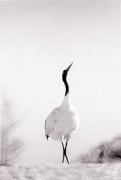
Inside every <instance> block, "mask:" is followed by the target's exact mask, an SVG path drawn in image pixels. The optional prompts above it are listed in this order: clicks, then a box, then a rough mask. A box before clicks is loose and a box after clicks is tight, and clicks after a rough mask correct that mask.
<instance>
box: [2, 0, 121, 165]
mask: <svg viewBox="0 0 121 180" xmlns="http://www.w3.org/2000/svg"><path fill="white" fill-rule="evenodd" d="M120 42H121V41H120V1H119V0H97V1H96V0H85V1H83V0H75V1H73V0H67V1H64V0H61V1H56V0H51V1H50V0H45V1H44V0H40V1H31V2H27V1H23V2H21V3H20V1H16V2H15V1H5V2H3V1H0V92H1V95H0V97H1V99H2V92H3V91H6V94H7V96H8V97H9V98H10V100H11V103H12V104H13V108H14V109H15V111H16V115H17V116H18V119H19V129H18V131H17V133H18V135H19V136H20V137H21V138H23V140H24V142H25V144H26V150H25V151H24V154H23V159H22V162H24V163H30V164H37V163H40V162H48V161H49V162H59V161H60V160H61V158H62V147H61V144H60V143H59V142H54V141H52V140H50V141H48V142H47V141H46V139H45V134H44V121H45V119H46V117H47V115H48V113H50V111H51V110H52V109H53V108H54V107H56V106H58V105H60V104H61V102H62V100H63V96H64V91H65V89H64V85H63V83H62V80H61V73H62V70H63V69H65V68H66V67H67V66H68V65H69V64H70V63H71V62H73V63H74V64H73V66H72V69H71V71H70V72H69V76H68V81H69V84H70V92H71V94H70V96H71V101H72V103H73V104H74V106H75V107H76V108H77V110H78V113H79V118H80V128H79V130H78V131H77V132H76V133H74V135H73V137H72V139H71V141H70V143H69V146H68V153H69V158H70V159H71V160H73V159H74V158H75V157H77V156H78V155H80V154H81V153H84V152H85V151H88V149H89V148H90V147H92V146H94V145H95V144H97V143H99V142H101V141H103V140H105V139H109V138H111V137H112V136H116V135H119V134H121V55H120ZM0 104H1V103H0Z"/></svg>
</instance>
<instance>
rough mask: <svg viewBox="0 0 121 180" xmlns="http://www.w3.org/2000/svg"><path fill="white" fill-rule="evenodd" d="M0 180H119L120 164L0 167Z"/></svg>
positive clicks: (120, 176)
mask: <svg viewBox="0 0 121 180" xmlns="http://www.w3.org/2000/svg"><path fill="white" fill-rule="evenodd" d="M0 180H121V163H103V164H89V163H88V164H81V163H72V164H69V165H68V164H61V165H57V164H41V165H40V166H38V167H28V166H22V165H15V166H0Z"/></svg>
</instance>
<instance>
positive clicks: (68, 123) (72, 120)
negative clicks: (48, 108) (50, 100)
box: [45, 95, 79, 141]
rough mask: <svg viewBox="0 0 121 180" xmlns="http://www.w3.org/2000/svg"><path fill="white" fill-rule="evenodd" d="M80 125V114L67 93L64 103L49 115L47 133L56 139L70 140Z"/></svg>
mask: <svg viewBox="0 0 121 180" xmlns="http://www.w3.org/2000/svg"><path fill="white" fill-rule="evenodd" d="M78 126H79V119H78V114H77V112H76V109H75V108H74V107H73V106H72V104H71V103H70V99H69V95H67V96H65V97H64V100H63V103H62V104H61V105H60V106H59V107H57V108H55V109H54V110H53V111H52V112H51V113H50V114H49V115H48V117H47V120H46V127H45V134H46V135H48V136H49V137H51V138H52V139H54V140H60V141H62V140H63V139H65V140H67V141H68V140H69V139H70V137H71V134H72V132H73V131H75V130H76V129H77V128H78Z"/></svg>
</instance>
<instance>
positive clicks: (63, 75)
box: [62, 63, 73, 96]
mask: <svg viewBox="0 0 121 180" xmlns="http://www.w3.org/2000/svg"><path fill="white" fill-rule="evenodd" d="M72 64H73V63H71V64H70V65H69V66H68V67H67V69H65V70H64V71H63V74H62V80H63V82H64V85H65V88H66V90H65V96H67V95H68V94H69V84H68V82H67V75H68V71H69V69H70V68H71V66H72Z"/></svg>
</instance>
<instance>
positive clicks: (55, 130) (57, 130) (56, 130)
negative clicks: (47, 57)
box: [45, 63, 79, 164]
mask: <svg viewBox="0 0 121 180" xmlns="http://www.w3.org/2000/svg"><path fill="white" fill-rule="evenodd" d="M72 64H73V63H71V64H70V65H69V66H68V68H67V69H65V70H63V73H62V80H63V82H64V85H65V88H66V90H65V96H64V99H63V102H62V104H61V105H60V106H58V107H56V108H55V109H53V111H52V112H51V113H50V114H49V115H48V117H47V119H46V120H45V136H46V138H47V140H48V138H49V137H50V138H52V139H54V140H59V141H60V142H61V144H62V148H63V159H62V163H63V162H64V158H66V161H67V163H68V164H69V159H68V156H67V151H66V150H67V145H68V142H69V139H70V137H71V135H72V132H73V131H75V130H76V129H77V127H78V126H79V119H78V114H77V111H76V110H75V108H74V107H73V106H72V104H71V102H70V97H69V85H68V82H67V75H68V71H69V69H70V68H71V66H72ZM64 140H65V145H64Z"/></svg>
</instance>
